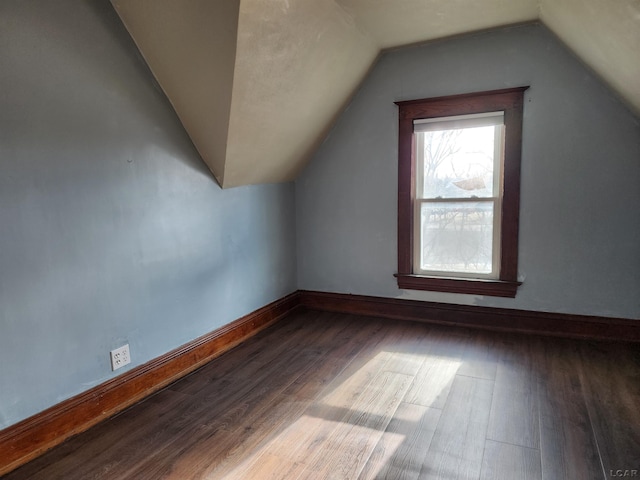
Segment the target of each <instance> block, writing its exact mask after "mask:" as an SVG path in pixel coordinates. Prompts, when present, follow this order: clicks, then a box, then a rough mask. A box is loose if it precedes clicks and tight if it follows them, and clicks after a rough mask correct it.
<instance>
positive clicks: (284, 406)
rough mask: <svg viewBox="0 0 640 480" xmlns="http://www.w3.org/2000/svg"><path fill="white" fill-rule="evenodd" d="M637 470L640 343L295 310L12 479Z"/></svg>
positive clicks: (605, 474) (576, 474)
mask: <svg viewBox="0 0 640 480" xmlns="http://www.w3.org/2000/svg"><path fill="white" fill-rule="evenodd" d="M625 475H626V478H632V477H633V476H635V477H637V478H640V346H638V345H637V344H636V345H634V344H621V343H613V342H586V341H574V340H567V339H559V338H548V337H547V338H544V337H536V336H524V335H515V334H513V335H512V334H504V333H493V332H484V331H474V330H467V329H459V328H449V327H439V326H433V325H426V324H420V323H412V322H402V321H398V322H396V321H392V320H382V319H377V318H370V317H359V316H353V315H343V314H332V313H320V312H314V311H300V312H296V313H294V314H292V315H290V316H289V317H288V318H286V319H285V320H283V321H281V322H279V323H278V324H276V325H274V326H272V327H271V328H269V329H267V330H264V331H263V332H261V333H260V334H258V335H257V336H256V337H254V338H252V339H250V340H249V341H247V342H245V343H244V344H242V345H240V346H238V347H236V348H235V349H233V350H231V351H230V352H228V353H226V354H224V355H223V356H221V357H219V358H217V359H216V360H214V361H213V362H211V363H209V364H208V365H205V366H204V367H202V368H201V369H199V370H198V371H196V372H194V373H193V374H191V375H189V376H188V377H186V378H184V379H182V380H180V381H178V382H176V383H174V384H172V385H170V386H169V387H167V388H165V389H164V390H162V391H160V392H158V393H157V394H155V395H153V396H152V397H150V398H149V399H147V400H146V401H144V402H141V403H139V404H137V405H135V406H133V407H131V408H130V409H128V410H126V411H125V412H123V413H121V414H120V415H118V416H116V417H115V418H112V419H111V420H109V421H107V422H104V423H102V424H100V425H97V426H96V427H94V428H92V429H90V430H89V431H87V432H85V433H83V434H81V435H79V436H76V437H74V438H72V439H71V440H69V441H67V442H65V443H63V444H62V445H60V446H59V447H57V448H55V449H53V450H52V451H50V452H48V453H47V454H45V455H44V456H42V457H40V458H38V459H36V460H34V461H32V462H31V463H29V464H27V465H25V466H23V467H21V468H20V469H18V470H16V471H14V472H12V473H10V474H8V475H7V476H6V477H5V478H6V480H19V479H30V480H52V479H65V480H74V479H82V480H85V479H135V480H140V479H153V480H156V479H180V480H186V479H259V480H263V479H265V480H266V479H274V480H275V479H286V480H296V479H407V480H409V479H411V480H418V479H442V480H454V479H466V480H472V479H473V480H480V479H481V480H489V479H509V480H518V479H527V480H531V479H544V480H591V479H598V480H603V479H607V480H608V479H617V478H623V477H624V476H625Z"/></svg>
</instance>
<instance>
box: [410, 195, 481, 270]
mask: <svg viewBox="0 0 640 480" xmlns="http://www.w3.org/2000/svg"><path fill="white" fill-rule="evenodd" d="M493 209H494V203H493V202H492V201H487V202H447V203H440V202H438V203H422V205H421V209H420V210H421V211H420V217H421V221H420V224H421V235H420V241H419V248H420V268H421V269H422V270H427V271H443V272H462V273H482V274H490V273H491V270H492V258H493V216H494V213H493Z"/></svg>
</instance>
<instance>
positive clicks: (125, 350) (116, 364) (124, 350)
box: [110, 344, 131, 370]
mask: <svg viewBox="0 0 640 480" xmlns="http://www.w3.org/2000/svg"><path fill="white" fill-rule="evenodd" d="M110 354H111V370H117V369H119V368H122V367H124V366H125V365H129V364H130V363H131V354H130V353H129V344H126V345H123V346H121V347H119V348H116V349H115V350H111V352H110Z"/></svg>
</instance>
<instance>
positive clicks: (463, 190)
mask: <svg viewBox="0 0 640 480" xmlns="http://www.w3.org/2000/svg"><path fill="white" fill-rule="evenodd" d="M527 88H528V87H520V88H513V89H507V90H496V91H491V92H481V93H473V94H465V95H456V96H449V97H438V98H432V99H424V100H411V101H406V102H397V105H398V106H399V126H400V132H399V146H398V273H397V274H396V277H397V279H398V286H399V287H400V288H406V289H412V290H433V291H441V292H454V293H470V294H479V295H492V296H500V297H515V295H516V291H517V288H518V285H520V283H519V282H518V281H517V275H518V217H519V203H520V202H519V200H520V154H521V139H522V106H523V97H524V91H525V90H526V89H527Z"/></svg>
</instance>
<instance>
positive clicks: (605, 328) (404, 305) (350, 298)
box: [299, 290, 640, 342]
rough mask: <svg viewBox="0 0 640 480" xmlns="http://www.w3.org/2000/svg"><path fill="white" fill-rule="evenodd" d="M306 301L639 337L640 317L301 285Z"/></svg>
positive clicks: (431, 318) (555, 331)
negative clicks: (377, 294) (353, 292)
mask: <svg viewBox="0 0 640 480" xmlns="http://www.w3.org/2000/svg"><path fill="white" fill-rule="evenodd" d="M299 293H300V304H301V306H303V307H306V308H310V309H315V310H325V311H331V312H341V313H351V314H357V315H371V316H376V317H384V318H393V319H399V320H412V321H420V322H429V323H438V324H444V325H456V326H461V327H472V328H483V329H488V330H499V331H507V332H518V333H530V334H537V335H552V336H560V337H571V338H583V339H596V340H617V341H625V342H640V320H631V319H623V318H609V317H596V316H589V315H572V314H565V313H546V312H534V311H528V310H512V309H507V308H493V307H480V306H477V305H455V304H448V303H436V302H424V301H418V300H404V299H397V298H383V297H370V296H364V295H349V294H343V293H327V292H310V291H304V290H303V291H300V292H299Z"/></svg>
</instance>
